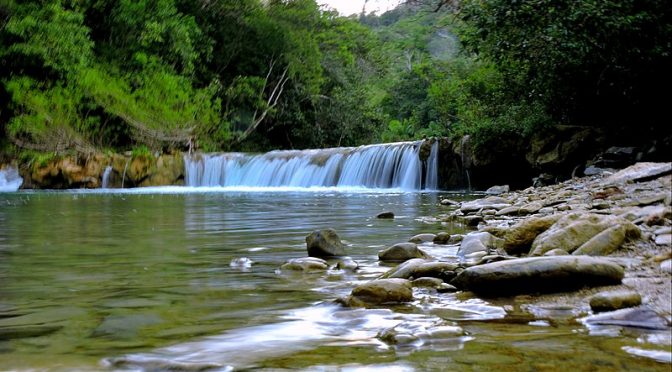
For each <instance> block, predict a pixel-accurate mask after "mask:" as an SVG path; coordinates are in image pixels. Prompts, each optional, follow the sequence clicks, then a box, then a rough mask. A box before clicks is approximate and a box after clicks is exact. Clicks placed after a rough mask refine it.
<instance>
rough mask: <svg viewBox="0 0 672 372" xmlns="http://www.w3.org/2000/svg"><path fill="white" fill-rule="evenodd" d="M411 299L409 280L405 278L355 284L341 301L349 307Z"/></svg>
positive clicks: (411, 292)
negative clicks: (348, 294)
mask: <svg viewBox="0 0 672 372" xmlns="http://www.w3.org/2000/svg"><path fill="white" fill-rule="evenodd" d="M411 300H413V290H412V286H411V282H410V281H408V280H406V279H376V280H372V281H370V282H367V283H364V284H360V285H358V286H356V287H355V288H354V289H353V290H352V293H351V294H350V296H348V297H346V298H344V299H342V303H343V304H345V305H347V306H351V307H368V306H378V305H383V304H394V303H401V302H409V301H411Z"/></svg>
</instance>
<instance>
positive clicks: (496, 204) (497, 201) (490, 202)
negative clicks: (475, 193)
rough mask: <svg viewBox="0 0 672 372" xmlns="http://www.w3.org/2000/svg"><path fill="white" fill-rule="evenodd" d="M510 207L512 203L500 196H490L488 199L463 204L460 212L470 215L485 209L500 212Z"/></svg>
mask: <svg viewBox="0 0 672 372" xmlns="http://www.w3.org/2000/svg"><path fill="white" fill-rule="evenodd" d="M510 206H511V203H509V201H508V200H506V199H504V198H501V197H499V196H489V197H487V198H483V199H477V200H473V201H470V202H466V203H463V204H462V206H461V207H460V211H461V212H462V213H464V214H468V213H470V212H478V211H480V210H484V209H494V210H500V209H503V208H506V207H510Z"/></svg>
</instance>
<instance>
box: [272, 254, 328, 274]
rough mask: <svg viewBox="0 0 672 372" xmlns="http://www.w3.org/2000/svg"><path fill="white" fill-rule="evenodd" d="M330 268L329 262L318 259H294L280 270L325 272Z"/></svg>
mask: <svg viewBox="0 0 672 372" xmlns="http://www.w3.org/2000/svg"><path fill="white" fill-rule="evenodd" d="M328 267H329V265H328V264H327V261H325V260H323V259H321V258H317V257H301V258H293V259H291V260H289V261H287V262H285V263H284V264H283V265H282V266H280V270H293V271H323V270H326V269H327V268H328Z"/></svg>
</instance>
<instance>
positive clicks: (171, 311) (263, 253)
mask: <svg viewBox="0 0 672 372" xmlns="http://www.w3.org/2000/svg"><path fill="white" fill-rule="evenodd" d="M256 191H257V192H254V191H252V192H250V190H247V191H245V192H242V191H231V190H229V191H227V192H222V191H221V190H220V191H215V190H213V189H207V188H199V189H195V188H156V189H135V190H133V191H123V190H122V191H119V190H117V191H116V192H113V191H110V190H107V191H105V190H104V191H65V192H45V191H42V192H28V191H22V192H18V193H5V194H0V227H1V228H0V283H2V285H1V286H0V366H1V367H2V368H1V369H2V370H92V369H93V370H99V369H122V370H125V369H131V370H137V369H147V370H162V369H172V370H176V369H177V370H194V369H203V368H212V369H213V370H231V369H245V368H259V369H273V370H278V369H308V370H325V371H331V370H358V369H366V370H375V369H380V370H474V369H476V370H479V369H491V368H494V367H495V366H497V367H504V369H505V370H506V369H508V370H518V367H520V366H521V363H522V364H523V365H525V366H527V367H529V368H528V369H529V370H535V369H542V370H543V369H555V368H556V367H557V368H561V367H562V368H564V367H567V368H579V369H585V368H584V367H586V366H590V365H597V366H601V367H599V368H597V370H599V369H600V368H602V367H604V368H607V369H609V368H611V367H613V368H616V369H633V370H647V369H649V370H664V368H665V367H667V368H669V365H667V366H666V365H664V364H662V365H661V364H659V363H657V362H655V361H652V360H651V359H645V358H639V357H636V356H633V355H631V354H628V353H626V352H624V351H623V349H622V348H623V347H635V346H637V345H638V341H637V339H638V337H642V336H641V335H635V336H632V337H625V338H624V337H620V336H619V337H614V335H613V334H612V335H610V334H598V335H595V334H591V332H589V331H588V330H586V328H585V327H583V326H582V325H580V324H576V323H574V322H570V321H568V322H566V323H562V322H560V323H557V322H549V321H545V320H540V319H528V318H525V317H522V318H521V317H515V316H514V317H511V316H507V313H506V311H505V309H507V306H508V307H511V306H515V303H514V302H511V301H513V300H511V301H509V302H507V300H505V301H503V302H502V301H494V302H487V301H484V300H481V299H477V298H473V297H464V296H462V297H461V296H460V295H459V294H441V295H438V296H437V295H436V294H430V293H429V292H427V291H426V290H421V289H416V290H415V291H416V292H415V298H416V300H415V301H414V302H413V303H411V304H407V305H403V306H398V307H392V308H380V309H369V310H364V309H347V308H343V307H341V306H340V305H336V304H334V303H333V300H334V299H336V298H337V297H339V296H343V295H347V294H348V293H349V292H350V290H351V289H352V288H353V287H354V286H355V285H356V284H357V283H361V282H363V281H367V280H370V279H372V278H375V277H377V276H378V275H380V274H381V273H382V272H384V271H386V270H387V269H388V268H389V267H387V266H385V265H379V263H378V261H377V256H376V254H377V252H378V250H380V249H382V248H384V247H385V246H388V245H391V244H393V243H397V242H401V241H406V240H407V239H408V238H409V237H411V236H413V235H414V234H417V233H422V232H434V233H435V232H438V231H449V232H452V233H456V232H465V228H464V227H463V226H461V225H445V224H444V225H441V224H438V223H436V222H433V220H432V219H431V218H422V217H427V216H435V215H437V214H439V213H440V212H441V210H440V208H442V207H441V206H439V205H438V203H437V199H438V197H439V194H438V193H422V192H399V191H395V190H387V191H385V190H382V191H377V192H371V191H370V190H369V191H366V190H357V189H353V190H350V191H348V190H345V191H344V190H338V191H336V190H333V189H321V190H320V191H311V192H297V191H290V190H284V191H282V192H278V191H274V192H270V191H268V190H266V191H265V192H260V191H261V190H256ZM450 197H451V198H453V199H457V200H459V199H461V198H465V197H466V196H464V195H451V196H450ZM382 211H392V212H394V213H395V215H396V218H395V219H393V220H383V219H377V218H375V216H376V214H377V213H379V212H382ZM325 227H333V228H335V229H336V230H337V231H338V232H339V234H340V236H341V238H342V239H343V240H344V242H345V243H346V244H347V251H348V254H349V255H350V256H351V257H352V258H353V259H355V260H356V261H357V262H358V263H359V264H360V266H361V269H360V270H359V271H358V272H356V273H351V272H344V271H339V270H329V271H328V272H325V273H312V274H301V273H298V274H297V273H287V272H280V271H278V267H279V266H280V265H281V264H282V263H283V262H285V261H286V260H288V259H291V258H297V257H302V256H305V254H306V248H305V242H304V239H305V236H306V235H308V234H309V233H310V232H311V231H313V230H315V229H320V228H325ZM425 249H426V250H428V251H429V252H430V253H431V254H433V255H434V256H437V257H442V258H444V259H451V257H453V256H454V254H455V250H451V249H450V248H446V247H445V246H433V245H431V244H429V245H427V246H425ZM243 257H245V258H248V259H249V260H251V261H253V262H254V264H252V265H235V264H234V265H232V264H231V263H232V260H234V259H236V258H243ZM542 310H543V309H542ZM547 311H555V313H556V314H555V318H557V312H562V311H566V309H565V310H563V309H552V310H548V309H547ZM542 318H543V316H542ZM437 325H448V326H455V325H459V326H461V327H462V328H463V329H464V331H465V334H463V335H453V334H451V335H446V336H445V337H443V336H441V335H438V336H435V337H432V338H429V339H423V340H420V339H418V340H414V341H413V342H409V343H404V344H399V345H394V344H392V345H390V344H388V343H386V342H383V341H382V340H381V338H380V337H377V336H378V335H379V334H380V333H381V332H383V331H384V330H385V329H389V328H391V327H395V326H397V327H399V328H401V329H407V330H410V331H411V333H413V332H416V333H417V332H422V331H423V330H431V329H432V328H433V327H436V326H437ZM646 337H651V336H650V335H649V336H646ZM527 367H526V368H527Z"/></svg>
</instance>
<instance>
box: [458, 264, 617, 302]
mask: <svg viewBox="0 0 672 372" xmlns="http://www.w3.org/2000/svg"><path fill="white" fill-rule="evenodd" d="M623 275H624V271H623V268H622V267H621V266H619V265H617V264H615V263H613V262H611V261H609V260H607V259H601V258H596V257H589V256H555V257H530V258H520V259H514V260H507V261H500V262H494V263H489V264H485V265H480V266H473V267H470V268H468V269H466V270H464V271H462V272H461V273H460V274H459V275H457V277H456V278H455V279H453V280H452V281H451V282H450V284H452V285H454V286H456V287H458V288H460V289H462V290H469V291H472V292H477V293H486V294H489V295H500V294H502V295H503V294H515V293H534V292H560V291H567V290H575V289H578V288H581V287H595V286H601V285H609V284H619V283H620V282H621V280H622V279H623Z"/></svg>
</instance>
